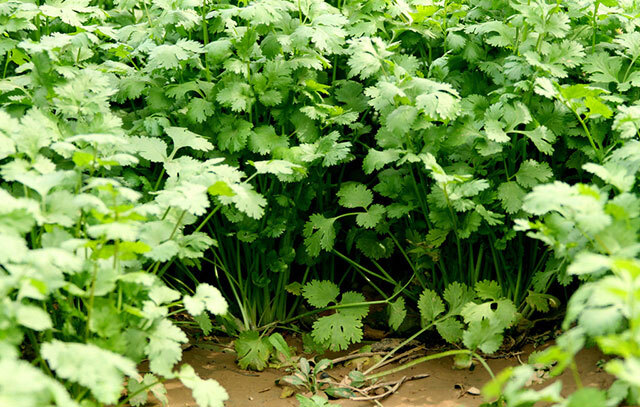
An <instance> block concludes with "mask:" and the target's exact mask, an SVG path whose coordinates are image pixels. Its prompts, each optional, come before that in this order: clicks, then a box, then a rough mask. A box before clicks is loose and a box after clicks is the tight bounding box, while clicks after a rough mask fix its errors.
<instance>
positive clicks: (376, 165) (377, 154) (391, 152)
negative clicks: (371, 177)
mask: <svg viewBox="0 0 640 407" xmlns="http://www.w3.org/2000/svg"><path fill="white" fill-rule="evenodd" d="M400 153H401V150H397V149H388V150H382V151H378V150H376V149H375V148H370V149H369V151H368V152H367V155H366V156H365V157H364V160H363V161H362V169H363V170H364V172H365V174H371V173H372V172H373V171H376V170H380V169H382V168H383V167H384V166H385V165H387V164H390V163H392V162H395V161H397V160H398V159H399V158H400Z"/></svg>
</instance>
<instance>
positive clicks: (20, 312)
mask: <svg viewBox="0 0 640 407" xmlns="http://www.w3.org/2000/svg"><path fill="white" fill-rule="evenodd" d="M16 319H17V320H18V323H19V324H20V325H22V326H25V327H27V328H29V329H33V330H34V331H44V330H45V329H51V328H53V323H52V322H51V317H49V314H47V312H46V311H45V310H43V309H42V308H38V307H36V306H35V305H26V304H19V305H18V308H17V310H16Z"/></svg>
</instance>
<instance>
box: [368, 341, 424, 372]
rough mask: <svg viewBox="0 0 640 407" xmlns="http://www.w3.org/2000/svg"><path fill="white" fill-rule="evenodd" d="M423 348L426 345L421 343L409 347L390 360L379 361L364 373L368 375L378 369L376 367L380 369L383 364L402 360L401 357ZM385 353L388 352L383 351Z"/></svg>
mask: <svg viewBox="0 0 640 407" xmlns="http://www.w3.org/2000/svg"><path fill="white" fill-rule="evenodd" d="M422 349H425V347H424V346H422V345H420V346H416V347H415V348H412V349H409V350H408V351H406V352H403V353H401V354H399V355H398V356H395V357H393V358H391V359H389V360H385V361H384V362H382V363H379V362H378V363H377V364H375V365H373V366H371V367H370V368H369V369H367V370H365V371H364V372H363V373H364V374H365V375H368V374H369V373H371V372H373V371H374V370H376V369H380V368H381V367H382V366H386V365H388V364H389V363H393V362H395V361H397V360H400V359H402V358H404V357H407V356H409V355H410V354H412V353H414V352H416V351H418V350H422ZM383 353H387V352H383Z"/></svg>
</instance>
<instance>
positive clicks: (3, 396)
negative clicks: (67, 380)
mask: <svg viewBox="0 0 640 407" xmlns="http://www.w3.org/2000/svg"><path fill="white" fill-rule="evenodd" d="M7 353H8V352H3V357H2V358H0V371H1V372H5V374H1V375H0V400H2V403H3V405H6V406H25V407H40V406H45V405H46V406H54V405H55V406H65V407H78V403H76V402H75V401H74V400H73V399H72V398H71V396H70V395H69V393H67V390H66V389H65V387H64V386H63V385H62V383H61V382H59V381H58V380H56V379H55V378H53V377H51V376H49V375H47V374H45V373H44V372H43V371H42V370H40V369H38V368H35V367H34V366H32V365H31V364H30V363H29V362H27V361H24V360H20V359H17V356H16V357H15V358H14V357H11V356H9V355H8V354H7ZM6 372H11V374H7V373H6Z"/></svg>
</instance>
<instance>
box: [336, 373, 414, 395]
mask: <svg viewBox="0 0 640 407" xmlns="http://www.w3.org/2000/svg"><path fill="white" fill-rule="evenodd" d="M406 378H407V377H406V376H403V377H402V379H400V380H398V381H397V382H396V384H395V385H393V387H391V388H390V389H389V390H387V391H385V392H384V393H382V394H375V395H373V396H359V397H350V398H349V400H356V401H371V400H380V399H383V398H385V397H388V396H390V395H391V394H393V393H395V392H396V391H398V389H399V388H400V386H401V385H402V383H404V381H405V380H406Z"/></svg>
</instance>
